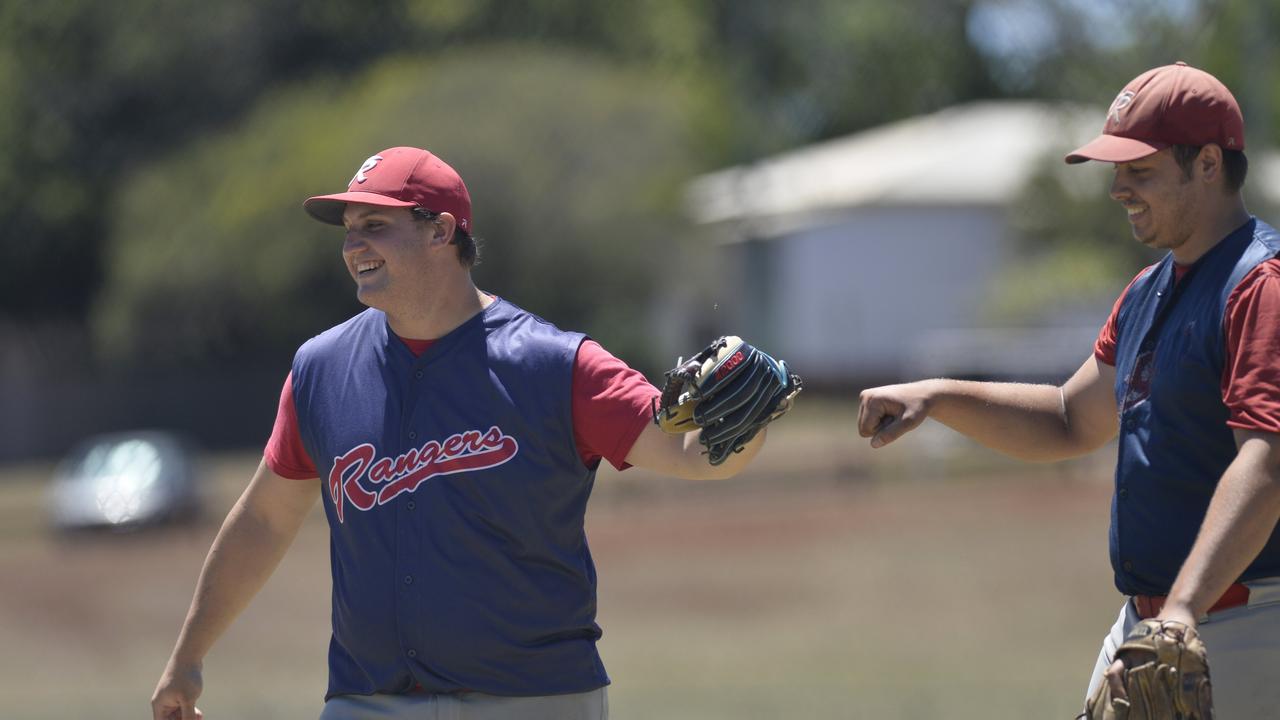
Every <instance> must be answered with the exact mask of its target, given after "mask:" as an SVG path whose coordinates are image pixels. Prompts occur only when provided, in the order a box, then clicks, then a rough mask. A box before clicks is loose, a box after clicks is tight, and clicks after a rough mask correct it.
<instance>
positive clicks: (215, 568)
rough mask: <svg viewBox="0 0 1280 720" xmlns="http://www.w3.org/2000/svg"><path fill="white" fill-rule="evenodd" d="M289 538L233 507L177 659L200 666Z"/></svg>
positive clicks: (271, 568) (202, 575)
mask: <svg viewBox="0 0 1280 720" xmlns="http://www.w3.org/2000/svg"><path fill="white" fill-rule="evenodd" d="M292 539H293V536H292V535H287V536H286V535H284V534H282V533H279V532H274V531H272V530H271V529H270V528H269V527H267V526H266V525H264V524H263V523H262V522H260V521H259V520H257V519H255V518H253V517H252V516H249V515H248V514H247V513H245V512H244V510H243V508H242V507H241V506H239V505H237V506H236V507H235V508H233V509H232V511H231V513H230V514H228V515H227V519H226V521H225V522H224V523H223V526H222V529H221V530H220V531H219V532H218V536H217V538H216V539H215V540H214V541H213V546H212V547H210V549H209V554H208V556H207V557H206V558H205V562H204V567H203V569H202V570H201V571H200V579H199V580H198V581H197V582H196V590H195V596H194V597H193V598H192V601H191V608H190V609H189V610H188V612H187V619H186V622H185V623H184V624H183V627H182V632H181V634H180V635H179V637H178V643H177V645H176V646H175V648H174V651H173V655H174V659H175V660H180V661H186V662H199V661H200V660H202V659H203V658H204V656H205V654H206V653H207V652H208V651H209V648H210V647H212V646H213V644H214V642H215V641H216V640H217V639H218V638H219V637H220V636H221V635H222V633H223V632H224V631H225V630H226V629H227V627H228V626H229V625H230V624H231V622H232V621H233V620H235V618H236V617H237V616H239V614H240V613H241V612H242V611H243V610H244V608H245V607H246V606H247V605H248V604H249V601H250V600H251V599H252V598H253V596H254V595H256V594H257V592H258V591H259V590H260V589H262V586H263V585H264V584H265V583H266V581H267V578H269V577H270V576H271V573H272V572H273V571H274V570H275V568H276V566H277V565H278V564H279V562H280V559H281V558H282V557H283V556H284V553H285V550H286V549H288V547H289V543H290V542H291V541H292Z"/></svg>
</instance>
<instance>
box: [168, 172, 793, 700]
mask: <svg viewBox="0 0 1280 720" xmlns="http://www.w3.org/2000/svg"><path fill="white" fill-rule="evenodd" d="M304 207H305V209H306V211H307V212H308V213H310V214H311V215H312V216H313V217H315V218H316V219H318V220H320V221H322V222H325V223H328V224H331V225H337V226H341V227H343V228H345V231H346V237H345V241H344V242H343V244H342V258H343V261H344V262H345V264H346V267H347V270H348V272H350V274H351V277H352V279H353V280H354V282H355V286H356V295H357V297H358V298H359V299H360V301H361V302H362V303H364V304H365V305H368V306H369V309H368V310H365V311H364V312H362V313H360V314H359V315H357V316H355V317H353V318H351V319H350V320H348V321H347V322H345V323H342V324H341V325H338V326H336V327H334V328H331V329H329V330H328V331H326V332H324V333H321V334H320V335H318V336H316V337H315V338H312V339H311V340H310V341H308V342H307V343H305V344H304V345H303V346H302V347H301V348H300V349H299V350H298V353H297V355H296V357H295V359H294V363H293V367H292V370H291V372H290V374H289V376H288V378H287V379H286V381H285V383H284V388H283V391H282V393H281V396H280V403H279V409H278V411H277V416H276V423H275V428H274V430H273V433H272V436H271V439H270V441H269V443H268V445H267V448H266V452H265V453H264V457H263V461H262V463H261V465H260V466H259V468H258V471H257V473H256V475H255V476H254V478H253V479H252V481H251V482H250V484H249V487H248V489H247V490H246V491H245V492H244V494H243V495H242V496H241V498H240V500H239V501H238V502H237V503H236V505H235V507H233V508H232V510H231V512H230V513H229V514H228V516H227V520H226V522H225V523H224V524H223V527H222V529H221V530H220V531H219V533H218V536H217V538H216V539H215V540H214V543H213V547H212V548H211V549H210V551H209V555H208V558H207V559H206V561H205V565H204V569H203V571H202V572H201V575H200V579H199V581H198V583H197V586H196V592H195V598H194V599H193V600H192V604H191V609H190V611H189V612H188V615H187V619H186V622H185V623H184V625H183V628H182V631H181V633H180V635H179V638H178V642H177V646H176V647H175V648H174V650H173V653H172V655H171V657H170V659H169V662H168V664H167V666H166V667H165V670H164V672H163V674H162V676H161V678H160V682H159V684H158V686H157V687H156V691H155V694H154V695H153V697H152V702H151V705H152V713H153V717H154V718H155V720H166V719H178V718H181V720H191V719H192V718H195V717H198V716H200V713H199V711H197V710H196V708H195V701H196V699H197V698H198V697H199V695H200V693H201V690H202V688H203V672H202V667H203V659H204V657H205V655H206V653H207V652H208V650H209V648H210V647H211V646H212V645H213V643H214V642H215V640H216V639H217V638H218V637H219V636H220V635H221V634H222V632H223V631H224V630H225V629H226V628H227V627H228V626H229V625H230V624H231V622H232V621H233V620H234V619H235V617H236V616H237V615H238V614H239V613H240V612H241V611H242V610H243V609H244V607H245V606H246V605H247V604H248V603H249V600H250V599H251V598H252V597H253V595H254V594H255V593H256V592H257V591H258V590H259V589H260V588H261V587H262V585H263V584H264V583H265V582H266V581H267V579H268V577H269V576H270V575H271V573H272V572H273V571H274V569H275V567H276V565H277V563H278V562H279V561H280V559H281V557H282V556H283V555H284V553H285V551H286V549H287V548H288V546H289V545H290V543H291V542H292V541H293V538H294V537H295V535H296V534H297V531H298V528H299V526H300V525H301V523H302V520H303V517H304V516H305V515H306V514H307V512H308V511H309V510H310V508H312V507H313V506H314V504H315V501H316V499H317V498H322V501H323V504H324V510H325V514H326V516H327V518H328V521H329V527H330V538H331V540H330V542H331V552H330V557H331V561H332V570H333V629H332V640H331V642H330V645H329V687H328V692H327V693H326V695H325V701H326V702H325V706H324V710H323V711H322V714H321V718H323V720H354V719H356V718H425V717H431V718H455V719H456V720H515V719H517V718H519V719H521V720H600V719H602V718H605V717H606V716H607V714H608V705H607V700H606V696H605V686H606V685H607V684H608V683H609V678H608V676H607V675H606V674H605V670H604V665H603V664H602V663H601V661H600V656H599V655H598V654H597V652H596V640H597V639H598V638H599V637H600V634H601V633H600V628H599V626H597V625H596V622H595V616H596V573H595V567H594V565H593V564H592V560H591V553H590V551H589V550H588V548H587V542H586V534H585V531H584V528H583V522H584V515H585V511H586V504H587V499H588V497H589V496H590V494H591V489H592V485H593V482H594V480H595V471H596V468H597V467H598V466H599V464H600V461H601V460H602V459H603V460H607V461H609V463H610V464H612V465H614V466H615V467H617V468H619V469H625V468H627V467H629V466H632V465H636V466H640V467H645V468H648V469H651V470H655V471H658V472H661V473H663V474H666V475H672V476H676V477H683V478H689V479H711V478H724V477H729V476H732V475H734V474H736V473H737V472H738V471H739V470H741V469H742V468H743V467H744V466H745V465H746V464H747V463H748V462H749V461H750V460H751V458H752V457H753V456H754V455H755V454H756V452H757V451H758V450H759V448H760V446H761V444H762V443H763V439H764V433H763V432H760V433H758V434H756V435H754V436H753V437H751V436H746V435H744V436H742V437H741V440H742V443H745V444H735V445H733V446H732V447H730V448H729V449H728V450H727V451H725V452H724V453H723V454H716V453H715V451H714V449H712V450H711V451H710V461H709V459H708V455H707V454H704V453H703V452H702V448H701V446H700V445H699V433H698V432H689V433H684V434H668V433H667V432H664V431H663V430H662V429H661V428H660V427H659V426H658V425H657V424H656V421H655V420H656V415H655V412H654V410H653V407H654V406H653V402H654V400H655V398H657V397H658V396H659V391H658V390H657V389H656V388H654V387H653V386H652V385H650V384H649V383H648V382H647V381H646V380H645V379H644V377H643V376H641V375H640V373H638V372H636V371H635V370H632V369H631V368H629V367H628V366H627V365H626V364H624V363H623V362H622V361H621V360H619V359H617V358H616V357H614V356H613V355H611V354H609V353H608V352H607V351H605V349H604V348H602V347H601V346H600V345H599V344H598V343H596V342H594V341H592V340H590V339H588V338H586V337H585V336H584V335H583V334H581V333H575V332H566V331H563V330H561V329H560V328H558V327H556V326H555V325H552V324H551V323H549V322H547V321H545V320H543V319H541V318H539V317H537V316H534V315H532V314H530V313H528V312H526V311H524V310H522V309H520V308H519V307H517V306H515V305H514V304H512V303H510V302H508V301H507V300H504V299H502V298H499V297H496V296H494V295H491V294H489V293H486V292H482V291H480V290H478V289H477V288H476V286H475V284H474V283H473V282H472V278H471V268H472V266H473V265H474V264H475V262H476V260H477V255H478V252H477V243H476V240H475V237H474V235H473V231H474V228H473V225H472V218H471V198H470V195H469V194H468V192H467V188H466V186H465V185H464V184H463V182H462V178H461V177H459V176H458V173H456V172H455V171H454V170H453V168H451V167H450V166H449V165H447V164H445V162H444V161H442V160H441V159H440V158H438V157H436V156H435V155H433V154H432V153H430V152H428V151H426V150H422V149H418V148H410V147H395V148H389V149H387V150H383V151H382V152H380V153H378V154H376V155H373V156H372V157H370V158H369V159H368V160H366V161H365V162H364V163H363V164H362V165H361V166H360V169H359V170H358V171H357V172H356V174H355V176H354V177H353V178H352V179H351V181H350V183H349V184H348V187H347V190H346V192H342V193H338V194H334V195H321V196H316V197H312V198H310V199H308V200H307V201H306V202H305V204H304ZM735 347H746V346H745V345H743V346H735ZM742 352H744V353H745V351H742ZM754 352H756V354H754V355H751V356H750V357H752V358H753V362H755V363H757V364H756V365H755V366H754V367H759V368H774V367H777V368H781V369H785V364H782V363H778V362H776V361H773V360H772V358H769V357H768V356H767V355H764V354H763V353H758V351H754ZM736 357H738V356H737V355H732V356H729V357H727V358H726V359H725V360H724V362H725V363H728V362H730V361H733V359H734V358H736ZM744 357H745V355H744ZM716 367H719V366H716ZM778 375H779V382H781V381H783V380H785V379H786V378H785V377H783V375H785V373H782V372H779V373H778ZM769 377H772V375H769ZM757 379H758V380H759V378H758V377H757ZM727 382H728V381H726V383H727ZM758 387H759V391H760V392H761V393H765V392H776V391H777V388H773V389H772V390H771V388H772V386H771V385H770V384H769V382H767V381H765V380H761V381H760V382H758ZM762 397H763V395H762ZM744 398H745V399H746V400H749V401H750V402H749V403H747V405H749V406H751V407H755V406H756V403H755V396H754V395H753V396H750V397H746V396H744ZM761 407H762V408H764V409H763V410H762V411H761V412H764V411H766V410H771V409H772V408H773V406H769V405H762V406H761ZM744 413H745V411H744ZM778 414H780V412H779V413H778ZM773 417H776V415H769V416H768V418H766V421H767V419H769V418H773ZM761 427H762V426H761ZM703 441H704V442H705V441H706V439H705V438H703ZM317 479H319V482H316V480H317Z"/></svg>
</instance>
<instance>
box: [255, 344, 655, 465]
mask: <svg viewBox="0 0 1280 720" xmlns="http://www.w3.org/2000/svg"><path fill="white" fill-rule="evenodd" d="M401 339H402V340H403V342H404V344H405V345H406V346H408V348H409V350H411V351H412V352H413V354H414V355H421V354H422V353H424V352H426V350H427V348H429V347H431V344H432V343H433V342H435V341H434V340H408V339H404V338H401ZM572 392H573V399H572V403H573V404H572V408H573V439H574V442H575V443H576V445H577V448H578V456H579V457H580V458H582V462H583V463H584V464H585V465H587V466H588V467H595V466H596V465H597V464H599V462H600V460H601V459H602V458H603V459H605V460H608V461H609V464H611V465H613V466H614V467H615V468H618V469H619V470H625V469H626V468H628V467H630V466H629V465H628V464H627V461H626V459H627V454H628V453H630V452H631V447H632V445H634V444H635V442H636V438H638V437H640V432H641V431H642V430H644V428H645V426H646V425H647V424H649V423H651V422H653V416H652V414H651V408H650V404H651V402H652V400H653V398H654V397H655V396H657V395H658V394H659V391H658V389H657V388H655V387H654V386H653V385H651V384H650V383H649V381H648V380H646V379H645V377H644V375H641V374H640V373H639V372H637V371H636V370H633V369H631V368H630V367H628V366H627V364H626V363H624V362H622V361H621V360H619V359H618V358H616V357H614V356H613V355H612V354H610V353H609V351H607V350H605V349H604V348H603V347H601V346H600V344H599V343H597V342H595V341H594V340H584V341H583V342H582V344H581V345H580V346H578V354H577V357H576V358H575V360H574V365H573V390H572ZM264 455H265V457H266V461H267V466H268V467H270V468H271V471H272V472H274V473H275V474H277V475H279V476H281V477H286V478H293V479H295V480H307V479H310V478H314V477H318V476H319V473H318V472H317V471H316V467H315V463H314V462H312V460H311V457H310V456H308V455H307V451H306V449H305V448H303V446H302V436H301V435H300V434H299V431H298V415H297V410H296V408H295V406H294V403H293V374H292V373H290V374H289V376H288V377H286V378H285V381H284V388H283V389H282V390H281V391H280V406H279V408H278V410H277V411H276V423H275V427H274V428H273V429H272V431H271V439H270V440H269V441H268V442H267V448H266V451H265V453H264Z"/></svg>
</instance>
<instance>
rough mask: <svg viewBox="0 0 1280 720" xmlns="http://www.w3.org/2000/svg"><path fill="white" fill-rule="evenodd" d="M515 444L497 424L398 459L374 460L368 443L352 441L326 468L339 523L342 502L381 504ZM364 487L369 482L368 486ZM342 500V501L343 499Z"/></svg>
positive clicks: (477, 466)
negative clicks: (353, 444)
mask: <svg viewBox="0 0 1280 720" xmlns="http://www.w3.org/2000/svg"><path fill="white" fill-rule="evenodd" d="M519 450H520V445H519V443H517V442H516V439H515V438H513V437H511V436H510V435H506V434H504V433H503V432H502V429H501V428H499V427H498V426H497V425H494V426H493V427H491V428H489V430H488V431H487V432H481V431H480V430H468V431H466V432H461V433H457V434H454V435H450V436H449V437H448V438H446V439H445V440H444V441H442V442H440V441H436V440H431V441H429V442H427V444H425V445H423V446H422V447H420V448H413V449H412V450H409V451H408V452H406V453H405V454H403V455H401V456H399V457H397V458H394V459H393V458H386V457H384V458H378V457H377V452H378V451H377V448H375V447H374V446H373V445H370V444H369V443H362V444H360V445H357V446H355V447H353V448H351V449H350V450H348V451H347V452H345V453H343V454H342V455H341V456H339V457H336V458H334V460H333V468H332V469H330V470H329V482H328V487H329V497H330V498H332V500H333V506H334V510H335V511H336V512H337V515H338V522H343V509H344V507H345V505H346V504H347V503H350V504H351V505H352V507H354V508H355V509H357V510H362V511H364V510H370V509H372V508H373V506H374V505H384V504H386V503H388V502H390V501H391V499H392V498H394V497H396V496H397V495H399V494H400V493H405V492H413V491H414V490H417V489H418V486H419V485H421V484H422V483H424V482H426V481H427V480H429V479H431V478H433V477H437V476H440V475H453V474H455V473H462V472H470V471H472V470H487V469H489V468H494V467H497V466H499V465H502V464H503V463H505V462H507V461H508V460H510V459H511V458H513V457H515V456H516V453H517V452H519ZM368 486H373V488H372V489H370V488H369V487H368ZM344 498H345V501H344Z"/></svg>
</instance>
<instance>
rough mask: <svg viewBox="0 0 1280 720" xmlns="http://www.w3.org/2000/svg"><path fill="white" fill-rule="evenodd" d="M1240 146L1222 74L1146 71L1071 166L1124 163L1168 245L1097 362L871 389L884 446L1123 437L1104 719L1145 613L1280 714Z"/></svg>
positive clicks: (1132, 210) (1263, 336) (1115, 315)
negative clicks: (935, 424)
mask: <svg viewBox="0 0 1280 720" xmlns="http://www.w3.org/2000/svg"><path fill="white" fill-rule="evenodd" d="M1244 142H1245V137H1244V123H1243V120H1242V117H1241V113H1240V108H1239V106H1238V105H1237V103H1236V100H1235V98H1234V97H1232V95H1231V92H1230V91H1229V90H1228V89H1227V88H1226V87H1225V86H1224V85H1223V84H1222V83H1221V82H1219V81H1218V80H1217V79H1216V78H1214V77H1213V76H1212V75H1210V74H1208V73H1206V72H1203V71H1201V70H1197V69H1195V68H1192V67H1189V66H1187V65H1186V64H1184V63H1177V64H1174V65H1169V66H1165V67H1159V68H1155V69H1153V70H1150V71H1147V72H1145V73H1143V74H1142V75H1140V76H1138V77H1137V78H1136V79H1134V80H1133V81H1132V82H1130V83H1129V84H1128V85H1126V86H1125V88H1124V89H1123V90H1122V91H1121V92H1120V94H1119V95H1118V96H1117V97H1116V99H1115V102H1114V103H1112V105H1111V107H1110V110H1109V111H1108V114H1107V118H1106V121H1105V125H1104V128H1103V132H1102V134H1101V135H1100V136H1099V137H1097V138H1096V139H1094V140H1093V141H1092V142H1089V143H1088V144H1086V145H1084V146H1083V147H1081V148H1079V149H1078V150H1076V151H1074V152H1072V153H1071V154H1070V155H1068V156H1067V158H1066V160H1067V162H1068V163H1079V162H1084V161H1087V160H1097V161H1101V162H1109V163H1113V164H1114V175H1113V179H1112V182H1111V189H1110V194H1111V197H1112V198H1113V199H1114V200H1115V201H1116V202H1118V203H1120V205H1121V206H1122V207H1123V208H1124V209H1125V212H1126V214H1127V215H1128V219H1129V224H1130V227H1131V229H1132V231H1133V236H1134V237H1135V238H1136V239H1137V240H1138V241H1139V242H1141V243H1143V244H1144V245H1146V246H1148V247H1152V248H1159V249H1161V250H1165V251H1167V253H1166V254H1165V256H1164V258H1163V259H1162V260H1161V261H1160V262H1158V263H1156V264H1155V265H1152V266H1150V267H1148V268H1146V269H1144V270H1143V271H1142V272H1140V273H1139V274H1138V275H1137V277H1136V278H1134V280H1133V281H1132V283H1130V285H1129V286H1128V288H1127V289H1126V290H1125V291H1124V293H1123V294H1122V295H1121V296H1120V298H1119V299H1118V300H1117V301H1116V303H1115V307H1114V310H1113V311H1112V313H1111V316H1110V318H1109V319H1108V320H1107V322H1106V324H1105V325H1104V326H1103V328H1102V330H1101V332H1100V334H1099V336H1098V339H1097V342H1096V344H1095V345H1094V348H1093V353H1092V356H1091V357H1089V359H1088V360H1086V361H1085V362H1084V364H1083V365H1081V367H1080V369H1079V370H1078V371H1076V373H1075V375H1073V376H1072V377H1071V378H1070V379H1069V380H1067V381H1066V383H1064V384H1063V385H1062V386H1061V387H1053V386H1047V385H1046V386H1040V385H1021V384H1008V383H991V382H961V381H955V380H942V379H938V380H925V381H921V382H914V383H910V384H904V385H894V386H888V387H879V388H873V389H870V390H867V391H865V392H863V393H862V396H861V404H860V408H859V417H858V429H859V432H860V433H861V434H862V436H863V437H870V438H871V445H872V447H880V446H883V445H885V444H886V443H889V442H892V441H894V440H896V439H897V438H898V437H900V436H902V435H903V434H904V433H906V432H908V431H909V430H911V429H913V428H915V427H916V426H918V425H919V424H920V423H921V422H922V421H923V420H924V419H925V418H926V417H932V418H934V419H935V420H938V421H939V422H942V423H943V424H945V425H948V426H949V427H951V428H954V429H955V430H957V431H959V432H961V433H963V434H965V435H968V436H969V437H971V438H974V439H975V440H977V441H978V442H980V443H982V444H984V445H986V446H988V447H991V448H994V449H996V450H999V451H1001V452H1004V453H1007V454H1010V455H1013V456H1016V457H1020V458H1025V459H1028V460H1038V461H1050V460H1057V459H1061V458H1068V457H1073V456H1077V455H1081V454H1084V453H1087V452H1089V451H1091V450H1094V449H1096V448H1099V447H1101V446H1102V445H1104V444H1105V443H1107V442H1109V441H1111V440H1112V439H1114V438H1116V437H1117V435H1118V438H1119V452H1118V456H1117V461H1116V473H1115V493H1114V496H1113V500H1112V510H1111V531H1110V555H1111V565H1112V568H1113V570H1114V573H1115V585H1116V587H1117V588H1118V589H1119V590H1120V592H1121V593H1123V594H1124V595H1126V596H1127V598H1126V601H1125V603H1124V606H1123V608H1122V609H1121V612H1120V616H1119V619H1118V620H1117V621H1116V623H1115V626H1114V627H1113V628H1112V629H1111V632H1110V633H1109V634H1108V635H1107V636H1106V639H1105V640H1104V642H1103V647H1102V651H1101V653H1100V655H1099V658H1098V663H1097V667H1096V668H1095V670H1094V673H1093V677H1092V678H1091V679H1090V682H1089V691H1088V693H1087V696H1088V697H1089V698H1091V699H1092V700H1093V701H1092V702H1091V704H1090V707H1089V708H1088V712H1089V714H1090V716H1091V717H1112V715H1107V714H1106V713H1107V712H1115V710H1114V708H1113V707H1112V702H1113V701H1114V702H1117V703H1119V704H1118V705H1116V706H1115V707H1119V705H1124V704H1125V703H1130V704H1133V706H1134V707H1137V703H1139V701H1140V700H1142V698H1138V697H1137V693H1134V694H1129V693H1128V691H1129V690H1131V689H1133V687H1134V685H1133V684H1132V682H1129V681H1132V680H1133V678H1135V677H1137V676H1136V675H1133V674H1132V673H1134V672H1136V671H1137V663H1138V661H1140V660H1142V659H1144V658H1142V657H1140V655H1141V653H1128V652H1120V653H1117V648H1118V647H1119V646H1120V645H1121V643H1125V642H1126V641H1125V638H1126V636H1127V635H1129V632H1130V630H1131V629H1134V628H1135V626H1138V625H1139V624H1140V621H1142V620H1144V619H1154V620H1157V621H1160V624H1165V625H1170V626H1176V627H1177V628H1179V630H1178V633H1176V634H1177V635H1178V636H1179V637H1182V636H1183V635H1185V634H1186V631H1188V630H1189V631H1190V633H1191V634H1197V631H1198V635H1199V637H1200V638H1201V639H1202V640H1203V646H1204V647H1206V648H1207V653H1208V662H1209V666H1210V668H1211V674H1212V694H1213V698H1214V700H1215V702H1216V707H1217V712H1218V714H1217V717H1218V718H1219V719H1220V720H1245V719H1252V718H1263V717H1277V716H1280V715H1277V713H1280V710H1277V708H1280V533H1278V532H1277V531H1276V521H1277V518H1278V517H1280V365H1277V364H1276V360H1275V359H1276V357H1278V356H1280V260H1277V259H1276V255H1277V253H1278V252H1280V235H1278V234H1277V233H1276V231H1275V230H1274V229H1273V228H1272V227H1271V226H1269V225H1267V224H1266V223H1264V222H1262V221H1261V220H1259V219H1257V218H1255V217H1252V216H1250V214H1249V213H1248V212H1247V211H1246V209H1245V204H1244V200H1243V197H1242V194H1241V189H1242V186H1243V183H1244V179H1245V174H1246V170H1247V162H1246V159H1245V155H1244ZM1064 602H1070V598H1064ZM1144 632H1146V631H1143V632H1139V633H1136V635H1137V636H1139V637H1132V638H1130V642H1133V643H1135V646H1134V647H1136V646H1137V645H1140V644H1141V643H1142V642H1145V641H1146V640H1145V638H1146V635H1144ZM1126 647H1129V646H1128V645H1127V644H1126ZM1117 655H1119V658H1117ZM1167 677H1168V676H1166V678H1165V680H1167ZM1104 682H1105V684H1106V687H1105V688H1103V685H1104ZM1174 684H1175V685H1176V683H1174ZM1186 684H1189V683H1184V685H1186ZM1104 690H1105V692H1107V693H1110V697H1109V698H1107V699H1106V700H1105V702H1104V701H1100V700H1097V698H1096V695H1097V693H1098V692H1101V691H1104ZM1144 692H1145V691H1144ZM1104 705H1105V707H1104ZM1179 707H1181V706H1179ZM1183 712H1184V714H1181V715H1177V717H1202V716H1203V715H1202V714H1196V712H1194V711H1190V710H1185V709H1184V711H1183ZM1159 716H1161V714H1160V713H1159V712H1155V713H1152V714H1150V715H1148V714H1144V713H1141V712H1136V711H1135V712H1133V713H1131V714H1130V715H1129V716H1128V717H1130V718H1136V717H1159ZM1121 717H1123V715H1121ZM1166 717H1173V715H1172V714H1170V715H1166Z"/></svg>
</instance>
